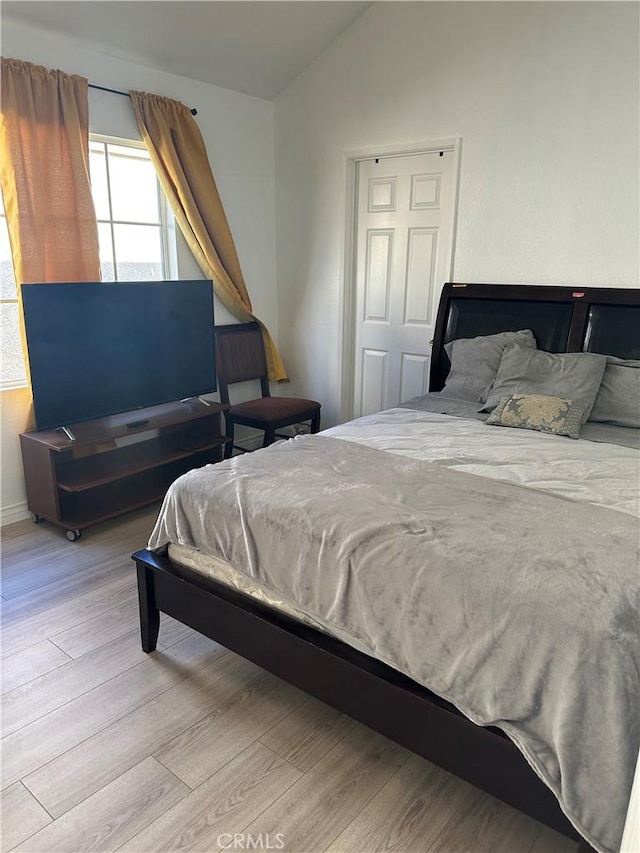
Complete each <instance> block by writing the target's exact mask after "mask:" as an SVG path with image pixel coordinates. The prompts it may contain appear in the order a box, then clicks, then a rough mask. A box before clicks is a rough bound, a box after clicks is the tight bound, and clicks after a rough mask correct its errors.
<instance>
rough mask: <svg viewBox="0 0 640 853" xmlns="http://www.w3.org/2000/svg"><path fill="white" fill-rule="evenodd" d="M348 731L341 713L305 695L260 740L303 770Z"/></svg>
mask: <svg viewBox="0 0 640 853" xmlns="http://www.w3.org/2000/svg"><path fill="white" fill-rule="evenodd" d="M349 731H351V721H350V720H349V718H348V717H346V716H345V715H344V714H341V713H340V712H339V711H336V710H335V709H334V708H330V707H329V706H328V705H325V704H324V702H320V701H319V700H318V699H314V698H309V699H307V701H306V702H304V703H303V704H302V705H299V706H298V707H296V708H294V709H293V711H292V712H291V713H290V714H289V715H288V716H287V717H285V718H284V719H283V720H281V721H280V722H279V723H277V724H276V725H275V726H273V728H271V729H269V731H268V732H266V734H264V735H262V736H261V738H260V741H261V742H262V743H263V744H264V745H265V746H268V747H269V749H272V750H273V751H274V752H277V753H278V755H281V756H282V757H283V758H284V759H286V760H287V761H288V762H289V763H290V764H293V766H294V767H297V768H298V769H299V770H302V771H304V772H306V771H307V770H309V769H310V768H311V767H313V765H314V764H316V763H317V762H318V761H319V760H320V759H321V758H322V757H323V756H324V755H326V753H327V752H328V751H329V750H330V749H331V748H332V747H334V746H335V745H336V744H337V743H339V742H340V741H341V740H342V738H343V737H344V736H345V735H346V734H348V733H349Z"/></svg>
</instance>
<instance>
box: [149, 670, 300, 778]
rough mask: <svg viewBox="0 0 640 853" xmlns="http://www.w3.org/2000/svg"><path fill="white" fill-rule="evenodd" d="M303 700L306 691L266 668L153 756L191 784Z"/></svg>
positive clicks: (257, 736) (213, 770)
mask: <svg viewBox="0 0 640 853" xmlns="http://www.w3.org/2000/svg"><path fill="white" fill-rule="evenodd" d="M305 699H306V694H305V693H303V692H302V691H301V690H298V689H297V688H295V687H292V686H291V685H290V684H287V683H286V682H285V681H281V680H280V679H279V678H276V677H275V676H274V675H270V674H269V673H267V672H262V673H259V674H258V676H257V677H256V678H254V679H252V680H251V681H248V682H247V684H246V685H245V686H244V687H243V688H242V689H241V690H238V691H237V692H236V693H234V694H233V696H231V698H230V699H228V701H226V702H225V703H224V704H223V705H220V706H219V707H218V708H216V709H215V711H213V712H212V713H211V714H208V715H207V716H206V717H203V718H202V719H201V720H198V722H197V723H195V724H194V725H193V726H190V727H189V728H188V729H185V730H184V731H183V732H181V733H180V734H179V735H177V736H176V737H175V738H173V739H172V740H171V741H169V742H168V743H165V744H164V745H163V746H162V747H161V749H159V750H157V751H156V752H154V755H155V757H156V758H157V759H158V760H159V761H161V762H162V763H163V764H164V765H165V766H166V767H168V768H169V769H170V770H171V771H172V772H173V773H175V774H176V776H177V777H178V778H179V779H182V781H183V782H186V784H187V785H189V786H190V787H191V788H195V787H197V786H198V785H200V784H201V783H202V782H204V780H205V779H208V778H209V776H211V775H212V774H213V773H215V772H216V771H217V770H218V769H219V768H220V767H222V766H223V765H225V764H226V763H227V762H229V761H230V760H231V759H232V758H233V757H234V756H236V755H238V754H239V753H240V752H242V751H243V750H244V749H246V748H247V747H248V746H249V745H250V744H252V743H254V741H256V740H257V739H258V738H259V737H260V736H261V735H262V734H264V733H265V732H266V731H267V730H268V729H270V728H271V727H272V726H273V725H274V723H276V722H277V721H278V720H281V719H282V718H283V717H286V716H287V715H288V713H289V711H290V710H291V709H292V708H293V707H295V706H296V705H299V704H301V703H302V702H304V701H305Z"/></svg>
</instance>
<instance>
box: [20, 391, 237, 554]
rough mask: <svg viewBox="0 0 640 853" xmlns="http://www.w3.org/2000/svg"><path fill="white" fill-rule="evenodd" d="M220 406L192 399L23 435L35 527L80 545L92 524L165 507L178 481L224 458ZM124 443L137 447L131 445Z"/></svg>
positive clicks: (29, 497)
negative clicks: (44, 524)
mask: <svg viewBox="0 0 640 853" xmlns="http://www.w3.org/2000/svg"><path fill="white" fill-rule="evenodd" d="M226 408H227V407H226V406H224V405H222V404H220V403H210V404H209V405H206V404H205V403H203V402H202V401H201V400H200V399H197V398H194V399H192V400H188V401H186V402H176V403H167V404H165V405H162V406H153V407H151V408H148V409H137V410H136V411H133V412H124V413H123V414H119V415H111V416H110V417H106V418H98V419H97V420H93V421H86V422H84V423H78V424H68V425H67V426H68V429H69V430H70V432H71V434H72V435H73V436H74V437H75V438H74V439H71V438H70V437H69V436H68V434H65V432H64V431H63V430H62V429H59V430H44V431H41V432H36V431H34V432H25V433H22V434H21V435H20V446H21V449H22V464H23V467H24V475H25V481H26V486H27V503H28V507H29V511H30V512H31V514H32V518H33V520H34V521H35V522H36V523H37V522H40V521H42V520H43V519H46V520H47V521H51V522H53V524H57V525H59V526H60V527H63V528H65V530H66V532H67V538H68V539H69V540H70V541H72V542H73V541H75V540H76V539H78V538H79V536H80V534H81V532H82V530H83V529H84V528H85V527H88V526H89V525H91V524H96V523H97V522H99V521H104V520H105V519H107V518H113V517H114V516H117V515H121V514H123V513H125V512H129V511H130V510H132V509H137V508H138V507H142V506H145V505H147V504H150V503H154V502H156V501H158V500H160V499H161V498H162V497H163V496H164V494H165V492H166V490H167V488H168V487H169V486H170V484H171V483H172V482H173V481H174V480H175V479H176V478H177V477H179V476H180V475H181V474H184V473H185V472H186V471H189V470H190V469H192V468H199V467H201V466H202V465H206V464H208V463H210V462H219V461H220V460H221V459H222V457H223V452H224V444H225V437H224V429H223V427H222V412H223V411H224V410H225V409H226ZM127 439H132V440H131V441H129V440H127Z"/></svg>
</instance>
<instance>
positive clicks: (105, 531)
mask: <svg viewBox="0 0 640 853" xmlns="http://www.w3.org/2000/svg"><path fill="white" fill-rule="evenodd" d="M156 514H157V513H154V512H151V511H149V509H148V508H147V509H146V510H145V511H141V512H140V513H132V514H131V515H127V516H124V517H123V518H122V519H119V523H118V524H117V525H113V524H102V525H97V526H96V527H92V528H90V530H88V531H87V532H86V534H85V535H84V536H83V537H82V539H80V540H78V541H77V542H74V543H70V542H69V541H68V540H67V539H66V538H65V536H64V531H63V530H61V529H60V528H58V527H54V526H53V525H48V524H43V525H34V524H32V523H31V522H30V524H31V527H32V530H33V534H32V535H31V536H22V537H20V538H14V539H9V540H8V541H7V542H6V544H5V543H3V548H2V550H3V566H2V582H3V595H4V597H5V598H7V599H14V598H15V597H18V596H19V597H22V596H24V595H25V594H28V593H34V592H35V591H37V590H40V595H41V596H42V597H43V598H47V597H48V596H50V595H54V596H55V595H59V594H60V590H61V589H63V590H64V589H65V588H69V589H72V588H73V586H74V585H77V584H83V583H84V582H86V580H87V579H88V577H89V576H90V575H91V574H92V573H94V572H100V571H101V570H102V569H103V568H104V567H105V566H106V565H107V564H108V563H109V562H110V563H111V566H112V568H113V566H114V561H113V554H114V547H117V548H118V550H119V552H120V554H121V555H122V558H121V563H120V565H121V567H123V568H124V567H126V568H128V567H129V563H130V560H129V556H130V554H131V552H132V551H134V550H136V549H137V548H140V547H141V546H142V545H144V543H145V542H146V540H147V538H148V536H149V533H150V531H151V529H152V527H153V524H154V521H155V515H156Z"/></svg>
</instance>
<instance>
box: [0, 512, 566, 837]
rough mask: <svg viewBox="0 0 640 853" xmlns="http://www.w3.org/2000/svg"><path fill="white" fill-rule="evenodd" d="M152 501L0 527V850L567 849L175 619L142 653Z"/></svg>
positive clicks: (165, 619)
mask: <svg viewBox="0 0 640 853" xmlns="http://www.w3.org/2000/svg"><path fill="white" fill-rule="evenodd" d="M156 512H157V507H154V508H151V509H149V510H145V511H140V512H137V513H134V514H131V515H128V516H126V517H123V518H121V519H118V520H115V521H112V522H109V523H105V524H102V525H98V526H96V527H94V528H90V529H88V530H87V531H85V533H84V535H83V537H82V538H81V539H80V540H79V541H78V542H76V543H69V542H68V541H67V540H66V539H65V537H64V532H63V531H62V530H60V529H58V528H54V527H53V526H51V525H48V524H41V525H38V526H36V525H34V524H32V522H31V521H25V522H19V523H17V524H13V525H11V526H8V527H5V528H3V529H2V590H1V592H2V599H3V600H2V601H0V606H1V608H2V631H1V634H0V638H1V642H2V645H1V651H2V697H1V699H2V735H3V742H2V746H3V758H2V796H1V799H2V851H4V852H5V853H6V852H7V851H10V850H21V851H38V853H54V851H64V853H79V851H104V853H106V851H115V850H126V851H150V853H156V851H190V850H199V851H207V853H212V851H217V850H221V849H227V850H231V851H234V853H236V851H240V850H247V849H261V850H265V849H270V850H280V849H282V850H286V851H291V853H302V852H303V851H305V853H316V851H317V853H320V851H331V853H347V851H352V852H353V853H356V851H357V853H373V851H391V850H393V851H396V853H426V851H439V853H444V851H447V853H453V851H470V853H484V851H487V853H494V851H504V853H574V851H575V850H576V849H577V845H575V844H574V843H572V842H571V841H569V840H568V839H566V838H563V837H562V836H560V835H558V834H556V833H554V832H552V831H551V830H548V829H546V828H545V827H543V826H541V825H540V824H538V823H536V822H535V821H533V820H531V819H529V818H527V817H525V816H524V815H522V814H520V813H519V812H517V811H515V810H514V809H512V808H510V807H508V806H506V805H504V804H501V803H499V802H498V801H496V800H494V799H492V798H491V797H489V796H487V795H486V794H483V793H482V792H480V791H478V790H477V789H475V788H473V787H471V786H470V785H468V784H466V783H464V782H462V781H460V780H459V779H456V778H455V777H453V776H451V775H450V774H448V773H445V772H444V771H443V770H440V769H439V768H437V767H435V766H434V765H433V764H430V763H429V762H428V761H425V760H423V759H421V758H418V757H417V756H415V755H412V754H411V753H409V752H408V751H407V750H405V749H403V748H401V747H399V746H397V745H396V744H393V743H392V742H391V741H389V740H387V739H386V738H384V737H381V736H380V735H378V734H375V733H374V732H372V731H371V730H369V729H367V728H366V727H364V726H361V725H359V724H357V723H355V722H353V721H352V720H350V719H348V718H347V717H345V716H344V715H342V714H339V713H338V712H336V711H334V710H332V709H331V708H328V707H327V706H326V705H323V704H322V703H321V702H318V701H316V700H315V699H312V698H310V697H308V696H307V695H306V694H304V693H302V692H301V691H300V690H297V689H296V688H294V687H292V686H290V685H288V684H286V683H285V682H283V681H280V680H279V679H277V678H275V677H274V676H271V675H269V674H267V673H265V672H264V671H262V670H261V669H259V668H258V667H256V666H255V665H253V664H251V663H249V662H248V661H245V660H243V659H242V658H240V657H237V656H236V655H234V654H232V653H231V652H228V651H226V650H225V649H223V648H221V647H220V646H219V645H217V644H216V643H214V642H212V641H211V640H208V639H206V638H204V637H202V636H200V635H199V634H197V633H195V632H193V631H191V630H190V629H188V628H186V627H184V626H182V625H180V624H179V623H178V622H175V621H174V620H172V619H169V618H168V617H162V622H161V628H160V639H159V644H158V650H157V651H156V652H154V653H153V654H151V655H146V654H145V653H144V652H143V651H142V650H141V648H140V641H139V635H138V622H137V606H136V587H135V573H134V566H133V563H132V561H131V560H130V558H129V556H130V554H131V552H132V551H134V550H136V549H137V548H140V547H142V546H143V545H144V543H145V541H146V539H147V536H148V533H149V531H150V529H151V526H152V524H153V520H154V518H155V513H156Z"/></svg>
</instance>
